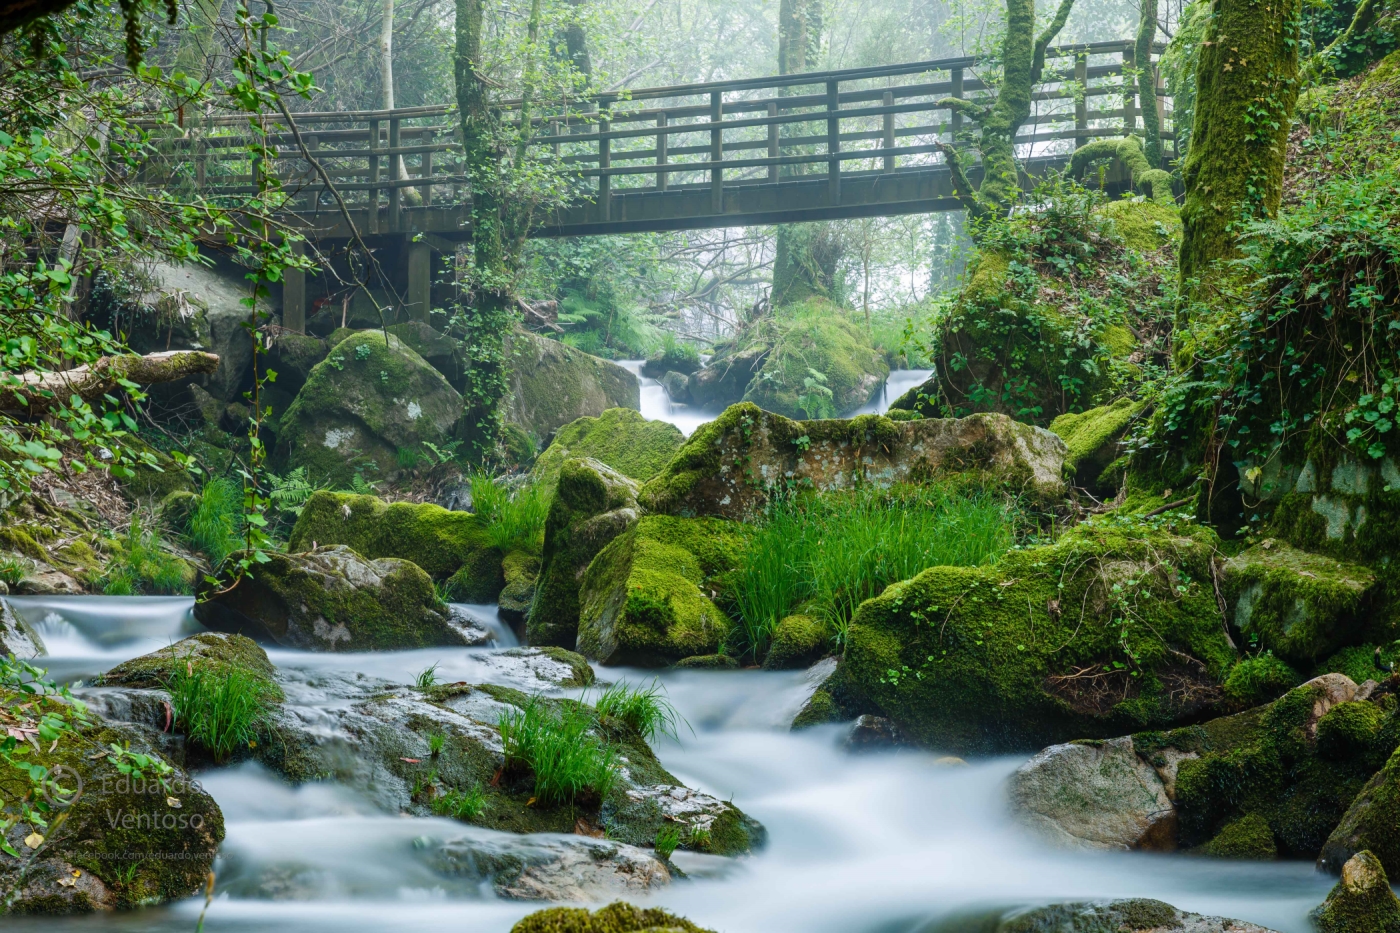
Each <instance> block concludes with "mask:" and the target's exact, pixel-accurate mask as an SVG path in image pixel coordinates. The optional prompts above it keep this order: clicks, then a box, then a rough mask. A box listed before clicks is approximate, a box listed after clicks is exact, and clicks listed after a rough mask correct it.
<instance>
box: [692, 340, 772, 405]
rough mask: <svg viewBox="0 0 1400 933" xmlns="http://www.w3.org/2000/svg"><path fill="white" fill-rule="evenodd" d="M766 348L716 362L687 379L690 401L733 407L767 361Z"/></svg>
mask: <svg viewBox="0 0 1400 933" xmlns="http://www.w3.org/2000/svg"><path fill="white" fill-rule="evenodd" d="M768 350H769V348H768V347H766V346H757V347H750V348H748V349H746V350H741V351H739V352H738V353H735V354H733V355H732V356H726V357H724V358H723V359H717V360H714V361H712V362H711V363H710V365H709V366H706V367H705V368H704V369H701V370H699V371H698V372H694V373H691V374H690V378H689V380H687V388H688V390H689V395H690V399H691V401H692V402H694V403H695V404H697V405H732V404H734V403H735V402H737V401H739V400H740V399H742V398H743V397H744V392H745V391H747V390H748V387H749V383H750V382H752V381H753V377H754V375H755V374H757V373H758V371H759V370H760V369H762V368H763V363H764V361H765V360H767V359H768Z"/></svg>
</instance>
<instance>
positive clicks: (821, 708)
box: [792, 688, 844, 732]
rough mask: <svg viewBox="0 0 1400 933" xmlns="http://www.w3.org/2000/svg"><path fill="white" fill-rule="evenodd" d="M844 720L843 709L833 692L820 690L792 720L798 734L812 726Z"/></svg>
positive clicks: (793, 727)
mask: <svg viewBox="0 0 1400 933" xmlns="http://www.w3.org/2000/svg"><path fill="white" fill-rule="evenodd" d="M843 718H844V717H843V716H842V713H841V709H840V707H839V705H838V704H837V702H836V700H835V698H833V697H832V695H831V692H830V691H829V690H824V689H821V688H818V689H817V691H816V692H815V693H813V694H812V695H811V697H809V698H808V700H807V702H806V703H804V704H802V709H800V710H798V711H797V715H796V716H795V717H794V718H793V720H792V729H793V731H794V732H798V731H801V730H802V729H810V728H811V727H812V726H822V725H825V724H827V723H829V722H839V721H840V720H841V719H843Z"/></svg>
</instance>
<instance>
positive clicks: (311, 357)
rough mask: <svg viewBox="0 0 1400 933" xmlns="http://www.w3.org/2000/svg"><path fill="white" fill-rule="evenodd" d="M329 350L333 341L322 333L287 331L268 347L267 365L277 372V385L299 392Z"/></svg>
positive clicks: (268, 368) (283, 389)
mask: <svg viewBox="0 0 1400 933" xmlns="http://www.w3.org/2000/svg"><path fill="white" fill-rule="evenodd" d="M329 352H330V345H329V344H327V343H326V341H325V340H324V339H323V338H321V337H312V336H310V335H309V334H296V333H292V332H291V331H283V332H282V333H280V334H278V335H277V337H276V339H275V340H274V341H273V342H272V346H270V347H269V348H268V350H267V359H266V361H265V367H266V369H267V370H271V371H272V372H275V373H276V374H277V379H276V381H275V382H274V383H273V384H274V385H276V386H277V388H279V389H281V390H282V391H284V392H290V393H291V394H292V395H295V394H296V393H297V392H300V391H301V388H302V386H304V385H306V380H307V379H308V378H309V377H310V375H311V370H312V369H313V368H315V366H316V364H317V363H319V362H321V361H322V360H324V359H325V358H326V355H327V354H328V353H329Z"/></svg>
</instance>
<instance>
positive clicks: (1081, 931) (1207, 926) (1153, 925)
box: [930, 898, 1273, 933]
mask: <svg viewBox="0 0 1400 933" xmlns="http://www.w3.org/2000/svg"><path fill="white" fill-rule="evenodd" d="M967 929H977V930H982V931H985V933H1273V931H1272V930H1268V929H1266V928H1264V927H1261V926H1258V925H1256V924H1253V923H1246V922H1245V921H1243V920H1229V919H1226V918H1224V917H1205V916H1202V915H1200V914H1193V913H1189V912H1187V911H1184V910H1177V909H1176V908H1175V907H1173V906H1172V905H1170V904H1165V903H1163V902H1162V901H1154V900H1149V899H1147V898H1131V899H1128V900H1121V901H1104V902H1099V903H1093V902H1089V903H1086V902H1082V901H1081V902H1077V903H1069V904H1051V905H1049V906H1047V907H1022V908H1017V909H1015V910H1011V911H1007V912H1005V913H1003V914H1001V915H1000V916H999V917H997V916H993V917H988V918H986V920H985V922H984V923H982V924H979V925H977V926H976V927H972V926H970V925H967V920H966V919H960V920H959V921H955V923H954V924H950V925H948V926H942V925H939V926H934V927H933V928H932V929H931V931H930V933H945V931H946V933H955V931H956V930H967Z"/></svg>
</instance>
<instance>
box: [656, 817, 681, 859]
mask: <svg viewBox="0 0 1400 933" xmlns="http://www.w3.org/2000/svg"><path fill="white" fill-rule="evenodd" d="M654 844H655V846H656V857H657V858H659V859H661V860H662V861H663V862H664V861H666V860H667V859H669V858H670V857H671V856H672V855H674V854H675V852H676V847H677V846H679V845H680V844H681V831H680V830H679V829H678V828H677V827H676V826H675V824H673V823H667V824H666V825H665V826H663V827H661V828H660V829H658V830H657V831H656V842H655V843H654Z"/></svg>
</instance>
